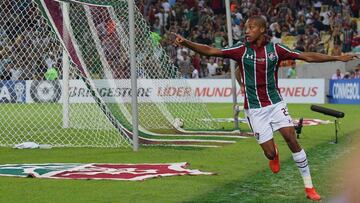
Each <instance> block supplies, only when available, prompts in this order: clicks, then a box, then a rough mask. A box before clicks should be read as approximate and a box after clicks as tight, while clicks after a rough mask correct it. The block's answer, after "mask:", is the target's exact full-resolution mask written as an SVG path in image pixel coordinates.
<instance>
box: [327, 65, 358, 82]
mask: <svg viewBox="0 0 360 203" xmlns="http://www.w3.org/2000/svg"><path fill="white" fill-rule="evenodd" d="M359 78H360V64H358V65H357V66H356V67H354V69H353V70H351V71H347V72H345V73H342V72H341V70H340V69H337V70H336V72H335V73H334V74H333V75H332V76H331V79H332V80H340V79H359Z"/></svg>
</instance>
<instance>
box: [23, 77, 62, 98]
mask: <svg viewBox="0 0 360 203" xmlns="http://www.w3.org/2000/svg"><path fill="white" fill-rule="evenodd" d="M30 95H31V98H32V99H33V100H34V101H35V102H39V103H47V102H50V103H55V102H58V101H59V100H60V97H61V85H60V83H59V81H58V80H53V81H49V80H42V81H37V80H34V81H32V83H31V86H30Z"/></svg>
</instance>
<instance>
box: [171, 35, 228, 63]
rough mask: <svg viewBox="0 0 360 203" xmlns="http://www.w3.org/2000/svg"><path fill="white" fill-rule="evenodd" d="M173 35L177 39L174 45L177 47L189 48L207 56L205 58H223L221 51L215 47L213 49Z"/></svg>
mask: <svg viewBox="0 0 360 203" xmlns="http://www.w3.org/2000/svg"><path fill="white" fill-rule="evenodd" d="M171 34H172V35H173V37H174V38H175V41H174V43H175V44H177V45H180V46H184V47H187V48H189V49H191V50H193V51H195V52H198V53H199V54H201V55H205V56H217V57H222V56H223V53H222V51H221V50H220V49H217V48H215V47H211V46H208V45H205V44H199V43H195V42H192V41H189V40H187V39H185V38H183V37H182V36H180V35H178V34H175V33H171Z"/></svg>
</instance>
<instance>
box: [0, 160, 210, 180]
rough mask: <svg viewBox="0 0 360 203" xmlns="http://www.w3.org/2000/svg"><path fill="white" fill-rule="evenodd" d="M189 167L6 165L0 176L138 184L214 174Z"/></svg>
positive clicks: (160, 165)
mask: <svg viewBox="0 0 360 203" xmlns="http://www.w3.org/2000/svg"><path fill="white" fill-rule="evenodd" d="M188 166H189V164H188V163H186V162H181V163H164V164H99V163H91V164H78V163H48V164H5V165H0V176H15V177H33V178H52V179H86V180H88V179H104V180H105V179H106V180H132V181H136V180H138V181H139V180H140V181H141V180H145V179H148V178H154V177H164V176H179V175H213V174H214V173H209V172H201V171H199V170H192V169H187V167H188Z"/></svg>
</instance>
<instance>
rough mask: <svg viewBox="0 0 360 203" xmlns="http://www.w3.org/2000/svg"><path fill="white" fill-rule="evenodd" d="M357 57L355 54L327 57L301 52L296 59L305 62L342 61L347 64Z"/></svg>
mask: <svg viewBox="0 0 360 203" xmlns="http://www.w3.org/2000/svg"><path fill="white" fill-rule="evenodd" d="M357 58H359V56H357V55H355V54H344V55H341V56H329V55H325V54H320V53H315V52H302V53H300V55H299V56H298V59H300V60H304V61H306V62H327V61H343V62H347V61H350V60H353V59H357Z"/></svg>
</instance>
